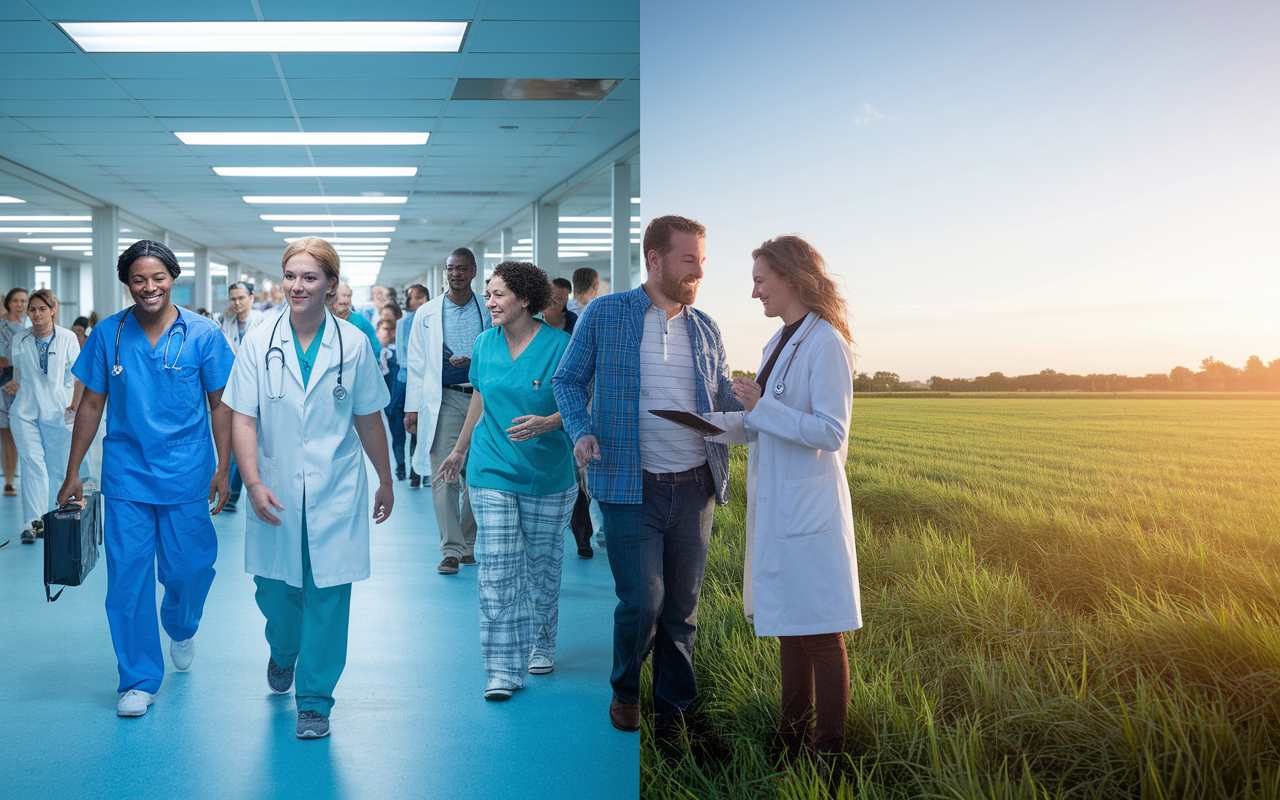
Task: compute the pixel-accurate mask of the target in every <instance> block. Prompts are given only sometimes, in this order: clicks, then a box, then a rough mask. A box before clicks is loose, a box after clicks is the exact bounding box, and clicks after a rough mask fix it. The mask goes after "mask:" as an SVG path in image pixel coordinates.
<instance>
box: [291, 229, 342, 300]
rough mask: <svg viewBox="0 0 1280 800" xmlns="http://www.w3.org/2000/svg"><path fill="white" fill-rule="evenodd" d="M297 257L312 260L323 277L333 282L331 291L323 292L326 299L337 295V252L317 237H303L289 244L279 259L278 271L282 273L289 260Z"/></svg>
mask: <svg viewBox="0 0 1280 800" xmlns="http://www.w3.org/2000/svg"><path fill="white" fill-rule="evenodd" d="M297 255H308V256H311V257H312V258H314V259H315V260H316V263H317V264H319V265H320V269H322V270H324V276H325V277H326V278H328V279H329V280H331V281H333V282H334V284H333V290H332V291H327V292H325V294H324V296H325V297H326V298H333V297H334V296H335V295H337V294H338V286H339V285H341V283H342V277H341V274H340V272H339V268H340V267H341V265H342V259H341V258H339V257H338V251H337V250H334V249H333V245H331V244H329V243H328V242H327V241H325V240H324V239H321V238H320V237H319V236H304V237H302V238H301V239H298V240H297V241H296V242H290V243H289V246H288V247H286V248H285V249H284V255H283V256H281V257H280V269H281V270H282V271H283V270H284V265H285V264H288V263H289V259H291V258H293V257H294V256H297Z"/></svg>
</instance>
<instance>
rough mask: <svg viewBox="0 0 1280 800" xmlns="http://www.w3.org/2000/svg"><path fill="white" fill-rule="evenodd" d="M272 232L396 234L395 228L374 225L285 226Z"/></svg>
mask: <svg viewBox="0 0 1280 800" xmlns="http://www.w3.org/2000/svg"><path fill="white" fill-rule="evenodd" d="M271 230H273V231H275V232H276V233H314V234H316V235H319V234H322V233H394V232H395V226H394V225H393V226H390V227H386V228H379V227H375V226H372V225H365V226H361V225H353V226H344V227H340V228H317V227H316V226H314V225H302V226H299V227H291V226H289V225H284V226H278V227H275V228H272V229H271Z"/></svg>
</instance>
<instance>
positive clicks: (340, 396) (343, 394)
mask: <svg viewBox="0 0 1280 800" xmlns="http://www.w3.org/2000/svg"><path fill="white" fill-rule="evenodd" d="M288 315H289V312H288V310H285V311H282V312H281V313H280V316H278V317H276V324H275V325H273V326H271V335H270V336H268V337H267V344H268V345H271V343H272V342H273V341H275V338H276V332H277V331H279V330H280V320H282V319H284V318H285V317H287V316H288ZM325 316H327V317H332V316H333V315H332V314H330V313H329V312H328V311H326V312H325ZM333 324H334V327H335V329H336V327H337V325H338V323H337V321H336V320H335V321H334V323H333ZM337 334H338V385H337V386H335V387H333V399H334V400H345V399H347V389H346V387H345V386H343V385H342V367H343V364H342V362H344V361H346V360H347V353H346V348H345V347H344V346H343V344H342V331H337ZM294 335H295V336H296V335H297V334H294ZM266 360H267V379H266V380H267V399H268V400H281V399H283V398H284V350H282V349H280V347H279V346H278V345H271V346H270V347H269V348H267V355H266ZM272 361H275V362H276V363H278V364H279V365H280V394H279V396H277V395H273V394H272V393H271V363H272Z"/></svg>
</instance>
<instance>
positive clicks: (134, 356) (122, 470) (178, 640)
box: [58, 239, 235, 717]
mask: <svg viewBox="0 0 1280 800" xmlns="http://www.w3.org/2000/svg"><path fill="white" fill-rule="evenodd" d="M117 272H118V275H119V277H120V281H121V283H123V284H125V286H126V287H128V289H129V293H130V294H131V295H133V300H134V305H133V306H130V307H129V308H127V309H125V310H124V311H120V312H117V313H116V314H113V315H112V316H110V317H108V318H107V319H105V320H103V321H102V322H100V323H99V324H97V325H95V326H94V328H93V330H92V331H91V332H90V334H89V338H88V339H87V340H86V341H85V346H84V348H82V349H81V351H80V357H79V358H78V359H76V363H75V366H74V367H73V368H72V372H73V373H74V374H75V376H76V377H77V378H79V379H80V382H81V383H83V384H84V386H85V392H84V398H83V399H82V400H81V403H80V408H79V411H78V413H77V414H76V421H75V426H74V428H73V430H72V434H71V437H72V438H71V457H70V459H69V462H68V464H67V477H66V480H65V482H63V484H62V488H61V489H60V490H59V492H58V503H59V504H65V503H67V502H68V501H69V500H70V499H71V498H72V497H76V498H80V497H81V496H82V494H83V492H84V487H83V486H82V484H81V483H80V477H79V475H80V462H81V461H82V460H83V459H84V455H85V452H86V451H87V450H88V449H89V445H90V443H91V442H92V441H93V436H94V433H95V432H96V431H97V430H98V424H99V422H100V421H101V420H102V414H103V409H104V407H105V408H106V411H107V435H106V438H105V439H104V440H103V445H102V495H103V497H104V498H105V499H106V518H105V524H104V526H103V539H104V542H105V545H106V558H107V622H108V624H109V625H110V627H111V642H112V644H113V645H114V647H115V651H116V660H117V661H118V666H119V671H120V686H119V688H118V689H117V691H119V692H121V693H122V694H123V696H122V697H121V699H120V702H119V704H118V705H117V707H116V713H117V714H118V715H120V716H122V717H138V716H142V715H143V714H145V713H146V711H147V706H149V705H151V702H152V695H154V694H155V693H156V692H157V691H158V690H159V689H160V683H161V681H162V680H163V679H164V671H165V669H164V655H163V653H162V651H161V649H160V633H159V630H158V628H157V625H156V600H155V583H156V578H157V577H159V579H160V582H161V583H162V584H164V587H165V590H164V601H163V602H162V604H161V607H160V624H161V625H163V626H164V629H165V632H166V633H167V634H169V637H170V640H171V641H170V647H169V654H170V657H171V658H172V659H173V665H174V667H176V668H177V669H179V670H185V669H187V668H188V667H189V666H191V659H192V657H193V656H194V654H195V650H194V643H193V642H192V637H194V636H195V634H196V629H197V628H198V627H199V625H200V617H201V614H202V613H203V610H204V601H205V598H206V597H207V596H208V594H209V587H210V586H211V585H212V583H213V575H214V570H213V564H214V561H215V560H216V558H217V555H218V537H217V534H215V533H214V530H213V521H212V520H211V519H210V517H209V504H210V503H212V502H213V501H214V500H215V498H216V499H217V503H218V505H217V507H216V508H215V509H214V510H213V513H215V514H216V513H218V512H219V511H221V510H222V506H223V504H225V503H226V500H227V494H228V490H229V487H230V459H231V409H230V408H229V407H227V406H225V405H223V403H222V389H223V387H224V386H225V385H226V383H227V378H228V377H229V376H230V375H231V366H232V364H233V362H234V361H235V355H234V354H233V353H232V352H231V346H230V345H229V344H228V343H227V338H226V337H225V336H224V335H223V334H222V331H221V329H220V328H219V327H218V325H217V323H215V322H214V321H213V320H211V319H208V318H207V317H202V316H200V315H199V314H195V313H193V312H191V311H187V310H186V309H183V308H180V307H178V306H175V305H173V304H172V303H171V302H170V301H169V295H170V292H171V291H172V290H173V282H174V280H176V279H177V277H178V276H179V275H180V274H181V273H182V269H181V267H179V266H178V260H177V258H175V257H174V254H173V251H172V250H170V249H169V248H168V247H166V246H165V245H163V244H160V243H159V242H153V241H149V240H145V239H144V240H142V241H139V242H135V243H134V244H133V245H132V246H131V247H129V248H128V249H127V250H125V251H124V252H123V253H122V254H121V255H120V258H119V260H118V262H117ZM108 396H110V397H111V399H112V402H111V403H110V405H108V404H107V397H108ZM211 420H212V428H213V436H212V437H210V435H209V430H210V422H211ZM215 445H216V453H217V457H216V462H215Z"/></svg>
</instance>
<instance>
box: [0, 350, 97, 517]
mask: <svg viewBox="0 0 1280 800" xmlns="http://www.w3.org/2000/svg"><path fill="white" fill-rule="evenodd" d="M11 353H12V354H11V356H10V359H11V360H12V362H13V379H14V380H16V381H17V382H18V393H17V394H16V395H15V396H14V398H13V405H11V406H10V407H9V427H10V428H11V429H12V431H13V440H14V444H16V445H17V447H18V458H19V460H20V462H21V464H22V481H21V484H22V516H23V524H29V523H30V522H31V521H32V520H37V519H40V517H42V516H44V513H45V512H46V511H49V510H50V509H52V508H53V507H54V504H55V503H56V502H57V500H56V498H55V493H54V492H51V491H50V489H51V486H50V484H52V485H53V486H52V488H53V489H54V490H55V491H56V489H57V488H61V486H62V480H63V478H64V477H66V474H67V456H68V455H70V453H71V431H70V430H69V429H68V428H67V424H66V417H65V414H66V409H67V407H68V406H70V405H71V400H72V397H73V395H74V390H75V380H76V379H75V376H74V375H72V374H71V365H72V364H75V362H76V358H77V357H79V355H80V340H79V339H77V338H76V335H75V334H74V333H72V332H71V331H69V330H67V329H66V328H59V327H57V326H56V325H55V326H54V328H53V341H52V342H50V343H49V372H48V374H46V373H45V371H44V370H42V369H40V353H39V350H38V348H37V346H36V337H35V334H34V333H32V331H31V329H30V328H28V329H27V330H26V331H24V332H23V333H20V334H18V335H16V336H14V337H13V349H12V351H11Z"/></svg>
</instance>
